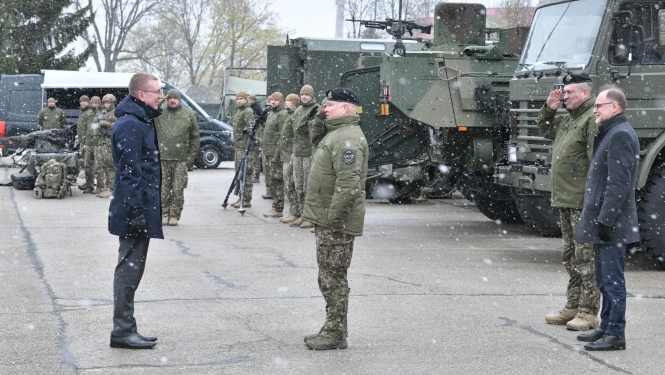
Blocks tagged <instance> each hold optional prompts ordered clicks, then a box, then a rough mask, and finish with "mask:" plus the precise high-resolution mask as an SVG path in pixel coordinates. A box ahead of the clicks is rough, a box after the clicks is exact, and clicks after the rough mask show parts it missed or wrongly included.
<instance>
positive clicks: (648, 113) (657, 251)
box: [495, 0, 665, 263]
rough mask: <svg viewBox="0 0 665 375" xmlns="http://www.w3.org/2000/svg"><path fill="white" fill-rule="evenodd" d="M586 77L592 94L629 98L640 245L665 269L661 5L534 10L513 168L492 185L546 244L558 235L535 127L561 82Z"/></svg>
mask: <svg viewBox="0 0 665 375" xmlns="http://www.w3.org/2000/svg"><path fill="white" fill-rule="evenodd" d="M582 72H584V73H587V74H589V75H590V76H591V78H592V80H593V84H594V91H595V93H597V92H598V88H599V87H600V86H602V85H603V84H606V83H613V84H616V85H617V86H619V87H621V88H622V89H623V90H624V92H625V94H626V97H627V99H628V108H627V109H626V115H627V117H628V120H629V122H630V123H631V125H632V126H633V128H634V129H635V132H636V133H637V136H638V137H639V141H640V148H641V151H640V166H639V172H638V179H637V186H636V188H637V190H638V197H639V201H638V214H639V223H640V227H639V231H640V235H641V238H642V240H641V244H642V246H643V247H644V249H645V250H646V252H647V254H649V255H650V256H651V257H654V258H656V259H658V260H659V261H660V262H661V263H665V227H664V226H665V220H663V216H664V214H665V154H664V153H663V147H664V146H665V132H663V130H664V129H665V125H664V123H663V120H664V119H665V106H664V104H665V91H663V84H664V83H665V2H664V1H617V0H594V1H589V0H580V1H556V2H549V3H547V4H544V5H542V6H541V7H539V8H538V9H537V11H536V14H535V18H534V21H533V24H532V27H531V32H530V34H529V36H528V38H527V42H526V45H525V47H524V50H523V52H522V55H521V57H520V60H519V63H518V65H517V69H516V71H515V76H514V78H513V80H512V81H511V83H510V100H511V102H512V109H511V114H512V136H511V138H510V141H509V144H508V150H509V153H508V163H506V164H505V165H503V166H500V167H499V168H497V171H496V173H495V181H496V182H497V183H500V184H502V185H505V186H509V187H510V188H511V191H512V193H513V194H514V196H515V197H516V202H517V205H518V208H519V211H520V213H521V214H522V217H523V219H524V220H525V222H526V223H527V224H528V225H530V226H531V227H532V228H533V229H535V230H537V231H538V232H540V233H541V234H543V235H545V236H557V235H560V234H561V229H560V223H559V217H558V212H556V211H555V210H553V209H552V208H551V207H550V191H551V181H550V178H551V177H550V176H551V174H550V168H551V163H552V158H551V154H552V142H551V141H549V140H546V139H544V138H542V137H540V135H539V133H538V127H537V124H536V120H537V116H538V112H539V110H540V108H541V107H542V106H543V104H544V103H545V101H546V100H547V97H548V95H549V93H550V92H551V91H552V90H553V89H554V88H555V87H561V86H563V81H562V80H563V78H564V77H565V76H566V75H568V74H570V73H582ZM561 112H562V113H564V112H563V110H561ZM635 229H636V230H637V228H635Z"/></svg>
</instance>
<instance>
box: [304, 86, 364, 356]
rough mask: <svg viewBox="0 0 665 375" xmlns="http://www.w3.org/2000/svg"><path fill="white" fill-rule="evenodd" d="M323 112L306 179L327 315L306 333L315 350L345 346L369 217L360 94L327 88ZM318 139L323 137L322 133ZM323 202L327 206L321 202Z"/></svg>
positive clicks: (307, 208) (306, 217) (307, 204)
mask: <svg viewBox="0 0 665 375" xmlns="http://www.w3.org/2000/svg"><path fill="white" fill-rule="evenodd" d="M326 97H327V99H328V101H327V102H326V104H325V105H324V107H323V109H322V111H321V112H323V113H324V115H325V117H326V120H325V123H324V127H323V129H322V130H323V134H321V135H322V137H319V138H320V139H321V140H320V142H317V146H316V152H315V153H314V157H313V160H312V170H311V172H310V173H309V180H308V182H307V200H306V202H305V206H304V211H303V218H304V220H306V221H309V222H312V223H314V225H315V233H316V261H317V264H318V267H319V275H318V282H319V289H320V290H321V294H322V295H323V298H324V299H325V301H326V320H325V323H324V324H323V326H322V327H321V329H320V330H319V332H318V333H316V334H310V335H307V336H305V338H304V340H305V344H306V345H307V347H308V348H310V349H314V350H329V349H346V348H347V346H348V344H347V341H346V337H347V335H348V332H347V312H348V308H349V292H350V289H349V283H348V280H347V271H348V268H349V266H350V265H351V257H352V255H353V242H354V238H355V237H356V236H361V235H362V232H363V226H364V220H365V179H366V178H367V159H368V157H369V147H368V145H367V141H366V139H365V136H364V134H363V132H362V129H361V128H360V126H359V124H358V121H359V117H358V115H357V110H358V105H359V102H358V97H357V96H356V94H355V93H354V92H353V91H352V90H351V89H347V88H336V89H334V90H329V91H328V92H327V93H326ZM317 139H318V138H317ZM321 202H326V203H324V206H322V205H321Z"/></svg>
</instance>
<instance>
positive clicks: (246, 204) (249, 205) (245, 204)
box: [238, 202, 252, 208]
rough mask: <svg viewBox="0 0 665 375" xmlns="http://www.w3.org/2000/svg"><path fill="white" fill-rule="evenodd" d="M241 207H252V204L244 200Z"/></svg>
mask: <svg viewBox="0 0 665 375" xmlns="http://www.w3.org/2000/svg"><path fill="white" fill-rule="evenodd" d="M242 206H243V208H250V207H252V204H251V203H250V202H245V203H243V204H242ZM238 208H240V204H238Z"/></svg>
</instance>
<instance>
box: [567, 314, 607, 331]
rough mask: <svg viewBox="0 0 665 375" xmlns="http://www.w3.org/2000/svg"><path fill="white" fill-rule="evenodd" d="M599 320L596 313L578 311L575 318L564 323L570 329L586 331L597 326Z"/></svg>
mask: <svg viewBox="0 0 665 375" xmlns="http://www.w3.org/2000/svg"><path fill="white" fill-rule="evenodd" d="M599 325H600V320H599V319H598V317H597V316H596V315H591V314H587V313H585V312H581V311H580V312H579V313H578V314H577V316H576V317H575V319H573V320H571V321H570V322H568V323H566V328H568V329H569V330H570V331H588V330H590V329H592V328H598V326H599Z"/></svg>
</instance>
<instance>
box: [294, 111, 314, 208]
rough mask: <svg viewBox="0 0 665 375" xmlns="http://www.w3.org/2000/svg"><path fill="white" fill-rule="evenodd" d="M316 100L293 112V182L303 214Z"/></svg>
mask: <svg viewBox="0 0 665 375" xmlns="http://www.w3.org/2000/svg"><path fill="white" fill-rule="evenodd" d="M317 105H318V104H317V103H316V100H315V99H314V98H312V100H311V101H310V102H309V103H307V104H303V103H301V104H300V107H298V108H296V110H295V111H293V115H292V116H293V122H292V124H293V126H292V128H293V156H292V158H291V159H292V160H293V181H294V185H295V188H296V200H297V202H298V203H297V204H298V211H299V212H302V210H303V207H304V205H305V196H306V192H307V181H308V179H309V169H310V160H309V159H310V157H311V156H312V140H311V138H310V136H311V130H312V118H311V117H310V115H309V113H310V111H311V110H312V109H313V108H314V107H315V106H317Z"/></svg>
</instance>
